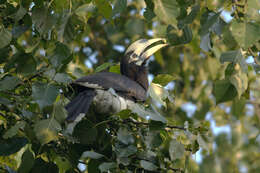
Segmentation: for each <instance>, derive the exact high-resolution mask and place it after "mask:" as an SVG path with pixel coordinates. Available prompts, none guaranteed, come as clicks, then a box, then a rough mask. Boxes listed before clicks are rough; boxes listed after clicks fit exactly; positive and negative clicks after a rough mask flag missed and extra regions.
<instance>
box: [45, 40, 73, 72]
mask: <svg viewBox="0 0 260 173" xmlns="http://www.w3.org/2000/svg"><path fill="white" fill-rule="evenodd" d="M70 56H71V53H70V49H69V48H68V47H67V46H66V45H65V44H62V43H59V42H57V43H56V48H55V50H54V52H53V54H52V55H51V56H50V57H49V59H50V61H51V64H52V65H53V66H54V67H56V68H57V67H60V66H62V65H65V62H66V60H67V59H69V58H70Z"/></svg>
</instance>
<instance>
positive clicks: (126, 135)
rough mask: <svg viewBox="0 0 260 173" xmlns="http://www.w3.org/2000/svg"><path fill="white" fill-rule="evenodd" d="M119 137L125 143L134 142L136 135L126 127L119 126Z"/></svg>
mask: <svg viewBox="0 0 260 173" xmlns="http://www.w3.org/2000/svg"><path fill="white" fill-rule="evenodd" d="M117 139H118V140H119V141H120V142H122V143H123V144H125V145H129V144H133V143H134V141H135V140H134V137H133V136H132V135H131V134H130V132H129V131H128V130H127V129H126V128H122V127H121V128H119V130H118V132H117Z"/></svg>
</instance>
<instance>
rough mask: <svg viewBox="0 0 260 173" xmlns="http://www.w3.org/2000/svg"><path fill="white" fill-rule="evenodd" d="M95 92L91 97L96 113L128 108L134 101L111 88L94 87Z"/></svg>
mask: <svg viewBox="0 0 260 173" xmlns="http://www.w3.org/2000/svg"><path fill="white" fill-rule="evenodd" d="M95 92H96V96H95V97H94V99H93V105H94V109H95V112H97V113H101V114H105V113H109V114H111V113H117V112H120V111H121V110H124V109H129V108H130V106H131V105H132V104H133V103H134V102H133V101H132V100H128V99H126V98H123V97H121V96H119V95H117V94H116V93H115V92H114V91H113V90H112V89H109V90H102V89H96V90H95Z"/></svg>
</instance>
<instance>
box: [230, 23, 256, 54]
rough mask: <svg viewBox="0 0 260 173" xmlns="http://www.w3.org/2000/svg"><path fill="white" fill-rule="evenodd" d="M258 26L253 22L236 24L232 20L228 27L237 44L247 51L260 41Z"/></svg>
mask: <svg viewBox="0 0 260 173" xmlns="http://www.w3.org/2000/svg"><path fill="white" fill-rule="evenodd" d="M259 28H260V25H259V24H257V23H253V22H238V21H237V20H234V21H233V22H232V24H231V25H230V31H231V32H232V35H233V36H234V38H235V40H236V41H237V43H238V44H239V45H240V46H241V47H243V48H245V49H247V48H249V47H251V46H252V45H253V44H254V43H256V42H257V41H258V40H260V30H259Z"/></svg>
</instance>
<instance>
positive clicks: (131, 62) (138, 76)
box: [120, 38, 168, 90]
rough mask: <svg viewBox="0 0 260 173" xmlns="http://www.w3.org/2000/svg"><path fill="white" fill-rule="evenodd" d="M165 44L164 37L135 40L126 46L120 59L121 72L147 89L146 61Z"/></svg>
mask: <svg viewBox="0 0 260 173" xmlns="http://www.w3.org/2000/svg"><path fill="white" fill-rule="evenodd" d="M167 45H168V44H167V43H166V39H164V38H154V39H150V40H146V39H141V40H137V41H135V42H134V43H132V44H131V45H130V46H129V47H128V48H127V50H126V52H125V55H124V57H123V58H122V59H121V65H120V70H121V74H122V75H125V76H127V77H129V78H130V79H132V80H134V81H136V82H137V83H139V84H140V85H141V86H142V87H143V88H144V89H146V90H147V89H148V77H147V75H148V71H147V68H146V66H145V65H146V62H147V60H148V59H149V57H150V56H151V55H153V54H154V53H155V52H156V51H158V50H159V49H161V48H162V47H165V46H167Z"/></svg>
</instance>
